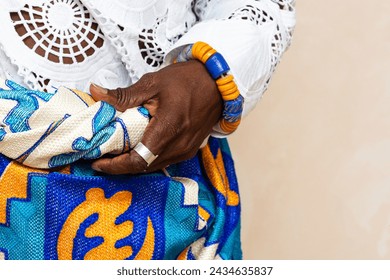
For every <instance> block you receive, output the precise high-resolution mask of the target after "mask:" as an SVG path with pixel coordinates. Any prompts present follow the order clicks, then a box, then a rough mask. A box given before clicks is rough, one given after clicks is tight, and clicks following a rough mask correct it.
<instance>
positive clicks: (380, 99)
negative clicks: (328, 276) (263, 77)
mask: <svg viewBox="0 0 390 280" xmlns="http://www.w3.org/2000/svg"><path fill="white" fill-rule="evenodd" d="M389 51H390V1H383V0H371V1H364V2H362V1H360V2H359V1H356V0H343V1H339V0H326V1H319V0H318V1H314V0H298V1H297V27H296V31H295V37H294V41H293V44H292V46H291V48H290V49H289V51H288V52H287V53H285V55H284V57H283V60H282V62H281V64H280V65H279V68H278V69H277V71H276V74H275V76H274V78H273V80H272V82H271V86H270V88H269V90H268V91H267V93H266V94H265V95H264V97H263V99H262V100H261V102H260V103H259V104H258V106H257V107H256V109H255V111H254V112H253V113H251V115H250V116H249V117H248V118H247V119H246V120H245V121H244V123H243V124H242V125H241V127H240V128H239V130H238V131H237V133H236V134H235V135H233V136H232V137H231V141H230V143H231V148H232V151H233V154H234V156H235V160H236V165H237V171H238V176H239V182H240V184H241V186H240V187H241V193H242V211H243V222H242V223H243V226H242V237H243V250H244V258H245V259H390V113H389V112H390V79H389V73H390V71H389V70H390V69H389V65H390V55H389Z"/></svg>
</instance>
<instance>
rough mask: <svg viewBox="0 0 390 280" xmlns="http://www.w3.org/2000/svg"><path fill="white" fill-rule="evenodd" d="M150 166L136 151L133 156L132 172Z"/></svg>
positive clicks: (140, 170) (139, 171) (141, 170)
mask: <svg viewBox="0 0 390 280" xmlns="http://www.w3.org/2000/svg"><path fill="white" fill-rule="evenodd" d="M147 167H148V164H147V163H146V161H145V160H144V159H143V158H142V157H141V156H140V155H138V154H137V153H134V156H133V157H132V164H131V172H132V173H141V172H143V171H144V170H146V168H147Z"/></svg>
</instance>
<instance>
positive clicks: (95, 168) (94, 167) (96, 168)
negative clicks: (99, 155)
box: [91, 164, 102, 172]
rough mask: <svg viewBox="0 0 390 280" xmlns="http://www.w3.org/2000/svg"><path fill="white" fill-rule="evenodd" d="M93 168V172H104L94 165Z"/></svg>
mask: <svg viewBox="0 0 390 280" xmlns="http://www.w3.org/2000/svg"><path fill="white" fill-rule="evenodd" d="M91 168H92V169H93V170H95V171H97V172H102V170H101V169H100V168H99V167H98V166H96V165H95V164H92V165H91Z"/></svg>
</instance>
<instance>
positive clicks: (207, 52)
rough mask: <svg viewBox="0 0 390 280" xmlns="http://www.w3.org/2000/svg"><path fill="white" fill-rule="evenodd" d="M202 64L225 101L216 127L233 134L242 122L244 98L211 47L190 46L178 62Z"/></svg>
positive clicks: (181, 54) (184, 50) (201, 43)
mask: <svg viewBox="0 0 390 280" xmlns="http://www.w3.org/2000/svg"><path fill="white" fill-rule="evenodd" d="M193 59H195V60H198V61H200V62H202V63H203V64H204V66H205V68H206V69H207V72H208V73H209V74H210V76H211V78H212V79H213V80H214V82H215V83H216V85H217V88H218V91H219V93H220V96H221V98H222V100H223V111H222V115H221V117H220V120H219V122H218V124H217V126H216V127H215V130H217V132H219V133H222V134H224V135H228V134H231V133H233V132H234V131H235V130H236V129H237V127H238V126H239V124H240V122H241V116H242V111H243V104H244V98H243V96H241V94H240V92H239V90H238V87H237V85H236V83H235V81H234V77H233V75H232V74H231V73H230V68H229V65H228V64H227V62H226V61H225V59H224V58H223V56H222V55H221V54H220V53H218V52H217V51H216V50H214V49H213V48H212V47H211V46H209V45H208V44H206V43H203V42H197V43H195V44H192V45H188V46H186V47H184V48H183V49H182V51H181V52H180V53H179V55H178V57H177V59H176V62H184V61H189V60H193Z"/></svg>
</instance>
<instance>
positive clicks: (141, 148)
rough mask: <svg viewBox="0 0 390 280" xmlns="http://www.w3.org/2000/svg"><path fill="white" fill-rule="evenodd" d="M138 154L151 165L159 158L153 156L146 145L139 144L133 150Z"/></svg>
mask: <svg viewBox="0 0 390 280" xmlns="http://www.w3.org/2000/svg"><path fill="white" fill-rule="evenodd" d="M133 150H134V151H136V152H137V154H139V155H140V156H141V157H142V158H143V159H144V160H145V161H146V163H147V164H148V166H149V165H151V164H152V162H153V161H154V160H155V159H156V158H157V157H158V155H155V154H153V153H152V152H151V151H150V150H149V149H148V148H147V147H146V146H145V145H144V144H142V143H141V142H139V143H138V144H137V145H136V146H135V147H134V149H133Z"/></svg>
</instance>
